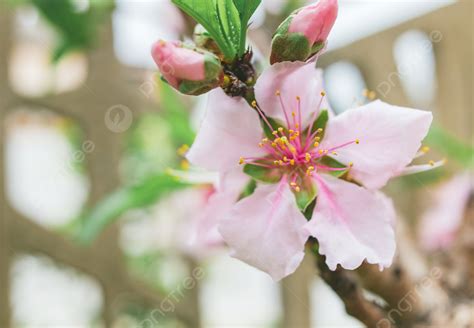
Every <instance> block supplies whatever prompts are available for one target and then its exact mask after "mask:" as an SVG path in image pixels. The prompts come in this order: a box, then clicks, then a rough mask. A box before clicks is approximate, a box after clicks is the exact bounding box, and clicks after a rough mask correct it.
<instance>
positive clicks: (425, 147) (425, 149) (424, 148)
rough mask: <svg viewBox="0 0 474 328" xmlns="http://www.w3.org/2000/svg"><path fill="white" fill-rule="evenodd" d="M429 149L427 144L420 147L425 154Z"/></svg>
mask: <svg viewBox="0 0 474 328" xmlns="http://www.w3.org/2000/svg"><path fill="white" fill-rule="evenodd" d="M429 151H430V147H428V146H424V147H422V148H421V152H423V153H425V154H426V153H427V152H429Z"/></svg>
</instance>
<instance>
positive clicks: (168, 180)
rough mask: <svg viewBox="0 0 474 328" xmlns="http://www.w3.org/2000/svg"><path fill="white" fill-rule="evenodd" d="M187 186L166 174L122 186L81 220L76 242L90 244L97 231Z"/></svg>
mask: <svg viewBox="0 0 474 328" xmlns="http://www.w3.org/2000/svg"><path fill="white" fill-rule="evenodd" d="M185 186H187V184H185V183H183V182H180V181H178V180H177V179H176V178H174V177H171V176H169V175H168V174H165V173H160V174H157V175H155V176H152V177H149V178H148V179H145V180H144V181H142V182H141V183H139V184H136V185H133V186H126V187H122V188H120V189H118V190H116V191H115V192H112V193H111V194H109V195H108V196H106V197H105V198H104V199H102V200H101V201H99V203H98V204H97V205H96V206H95V207H93V208H92V209H91V210H89V211H87V212H86V214H85V215H84V216H82V217H81V218H80V221H81V222H82V226H81V228H80V231H79V235H78V240H79V241H80V242H83V243H90V242H92V241H93V240H94V239H95V238H96V237H97V236H98V235H99V234H100V232H101V231H102V230H103V229H104V228H105V227H107V225H109V224H111V223H113V222H114V221H115V220H117V219H119V218H120V216H121V215H123V214H124V213H125V212H127V211H128V210H131V209H135V208H141V207H146V206H149V205H152V204H154V203H155V202H156V201H157V200H158V199H159V198H160V197H163V196H166V195H168V194H169V193H170V192H172V191H174V190H177V189H180V188H183V187H185Z"/></svg>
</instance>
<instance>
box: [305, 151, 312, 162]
mask: <svg viewBox="0 0 474 328" xmlns="http://www.w3.org/2000/svg"><path fill="white" fill-rule="evenodd" d="M304 159H305V160H306V162H309V161H311V154H310V153H306V154H304Z"/></svg>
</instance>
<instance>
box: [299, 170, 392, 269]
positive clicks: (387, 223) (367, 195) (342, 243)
mask: <svg viewBox="0 0 474 328" xmlns="http://www.w3.org/2000/svg"><path fill="white" fill-rule="evenodd" d="M316 181H317V182H316V183H317V185H318V188H319V194H318V199H317V203H316V207H315V209H314V213H313V217H312V219H311V221H309V222H308V223H307V225H306V227H305V228H306V229H307V230H308V231H309V233H310V234H311V235H312V236H314V237H315V238H316V239H317V240H318V242H319V253H320V254H322V255H326V263H327V265H328V266H329V268H330V269H331V270H335V269H336V267H337V265H338V264H340V265H341V266H342V267H343V268H345V269H349V270H353V269H355V268H357V267H358V266H359V265H360V264H361V263H362V262H363V261H364V260H365V259H367V262H369V263H372V264H379V265H380V266H381V267H382V266H383V267H388V266H390V265H391V263H392V259H393V256H394V254H395V235H394V230H393V222H394V220H395V218H394V217H393V216H394V213H395V212H394V209H393V205H392V203H391V201H390V200H389V199H387V197H385V196H384V195H383V194H382V193H380V192H377V191H369V190H367V189H364V188H362V187H359V186H357V185H355V184H353V183H349V182H346V181H344V180H340V179H336V178H334V177H332V176H329V175H320V176H316Z"/></svg>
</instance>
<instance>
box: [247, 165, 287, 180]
mask: <svg viewBox="0 0 474 328" xmlns="http://www.w3.org/2000/svg"><path fill="white" fill-rule="evenodd" d="M244 173H245V174H247V175H249V176H251V177H252V178H254V179H255V180H258V181H262V182H266V183H276V182H278V181H280V180H281V173H280V172H279V171H278V170H272V169H269V168H265V167H262V166H258V165H252V164H246V165H245V166H244Z"/></svg>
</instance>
